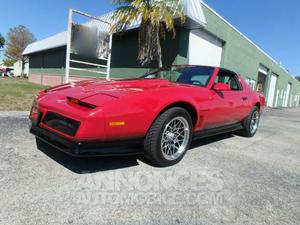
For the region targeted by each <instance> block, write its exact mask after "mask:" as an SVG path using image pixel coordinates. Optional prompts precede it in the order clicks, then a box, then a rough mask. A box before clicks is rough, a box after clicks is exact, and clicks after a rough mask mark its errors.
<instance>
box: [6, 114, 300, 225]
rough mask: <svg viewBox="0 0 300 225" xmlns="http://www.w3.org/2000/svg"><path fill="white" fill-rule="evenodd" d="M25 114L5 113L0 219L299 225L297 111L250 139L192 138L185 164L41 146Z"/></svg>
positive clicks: (268, 120)
mask: <svg viewBox="0 0 300 225" xmlns="http://www.w3.org/2000/svg"><path fill="white" fill-rule="evenodd" d="M28 125H29V122H28V119H27V113H22V112H21V113H19V112H6V113H4V112H2V113H0V128H1V130H0V149H1V151H0V189H1V192H0V199H1V200H0V209H1V210H0V224H3V225H4V224H5V225H7V224H9V225H14V224H20V225H21V224H22V225H26V224H38V225H41V224H56V225H58V224H74V225H84V224H93V225H96V224H122V225H124V224H143V225H145V224H189V225H193V224H203V225H204V224H205V225H210V224H214V225H216V224H243V225H246V224H251V225H252V224H259V225H262V224H272V225H285V224H295V225H296V224H297V225H298V224H300V213H299V212H300V109H285V110H282V109H274V110H268V111H267V112H266V113H265V114H264V115H263V117H262V120H261V127H260V129H259V131H258V133H257V135H256V136H255V137H254V138H252V139H247V138H243V137H240V136H237V135H232V134H226V135H221V136H217V137H213V138H206V139H203V140H199V141H197V142H194V143H193V148H192V149H191V150H190V151H189V152H188V153H187V154H186V156H185V158H184V159H183V161H182V162H181V163H180V164H178V165H176V166H173V167H170V168H156V167H153V166H152V165H150V164H149V163H147V162H146V161H145V160H144V159H143V158H142V157H136V156H131V157H115V158H85V159H78V158H72V157H70V156H67V155H65V154H63V153H61V152H58V151H57V150H55V149H53V148H51V147H49V146H46V145H45V146H41V147H40V149H37V147H36V143H35V138H34V137H33V136H32V135H30V134H29V133H28Z"/></svg>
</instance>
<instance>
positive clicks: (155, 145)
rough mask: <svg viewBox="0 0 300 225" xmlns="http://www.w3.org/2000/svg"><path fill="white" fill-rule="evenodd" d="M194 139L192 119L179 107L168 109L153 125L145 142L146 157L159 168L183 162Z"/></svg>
mask: <svg viewBox="0 0 300 225" xmlns="http://www.w3.org/2000/svg"><path fill="white" fill-rule="evenodd" d="M191 139H192V119H191V117H190V115H189V113H188V112H187V111H186V110H184V109H182V108H179V107H174V108H171V109H168V110H167V111H165V112H164V113H162V114H161V115H160V116H159V117H158V118H157V119H156V120H155V121H154V123H153V125H152V126H151V128H150V130H149V131H148V133H147V135H146V138H145V141H144V151H145V156H146V158H148V159H149V160H150V161H151V162H153V163H155V164H157V165H158V166H162V167H166V166H172V165H174V164H176V163H178V162H180V161H181V160H182V158H183V157H184V155H185V153H186V151H187V150H188V149H189V147H190V144H191Z"/></svg>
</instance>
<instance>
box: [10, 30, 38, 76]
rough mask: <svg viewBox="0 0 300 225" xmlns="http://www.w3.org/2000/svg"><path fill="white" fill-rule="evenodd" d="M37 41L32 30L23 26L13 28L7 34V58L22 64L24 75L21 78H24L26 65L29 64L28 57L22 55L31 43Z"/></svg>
mask: <svg viewBox="0 0 300 225" xmlns="http://www.w3.org/2000/svg"><path fill="white" fill-rule="evenodd" d="M35 40H36V39H35V37H34V35H33V34H32V33H31V32H30V30H29V29H28V28H27V27H25V26H23V25H19V26H17V27H14V28H11V29H9V31H8V34H7V43H6V45H7V47H6V50H5V56H6V57H8V58H10V59H12V60H14V61H18V60H21V62H22V73H21V76H22V77H23V76H24V68H25V65H26V63H28V57H26V56H23V55H22V53H23V51H24V50H25V48H26V47H27V45H29V44H30V43H32V42H34V41H35Z"/></svg>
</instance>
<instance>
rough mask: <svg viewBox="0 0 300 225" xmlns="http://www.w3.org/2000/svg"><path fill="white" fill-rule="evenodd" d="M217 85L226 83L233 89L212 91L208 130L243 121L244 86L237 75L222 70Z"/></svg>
mask: <svg viewBox="0 0 300 225" xmlns="http://www.w3.org/2000/svg"><path fill="white" fill-rule="evenodd" d="M216 83H225V84H227V85H229V86H230V87H231V90H227V91H215V90H213V88H212V89H211V90H210V99H211V100H210V102H211V104H210V107H209V111H210V114H211V115H210V116H209V120H208V121H207V126H206V127H207V128H215V127H221V126H225V125H230V124H234V123H237V122H239V121H241V120H242V118H243V115H244V111H243V102H244V101H245V100H246V99H244V93H243V89H242V85H241V83H240V82H239V80H238V77H237V75H236V74H235V73H233V72H231V71H228V70H225V69H220V70H219V73H218V75H217V77H216V79H215V84H216Z"/></svg>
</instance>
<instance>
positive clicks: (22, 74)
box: [21, 59, 25, 78]
mask: <svg viewBox="0 0 300 225" xmlns="http://www.w3.org/2000/svg"><path fill="white" fill-rule="evenodd" d="M21 62H22V70H21V78H24V70H25V60H24V59H22V61H21Z"/></svg>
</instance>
